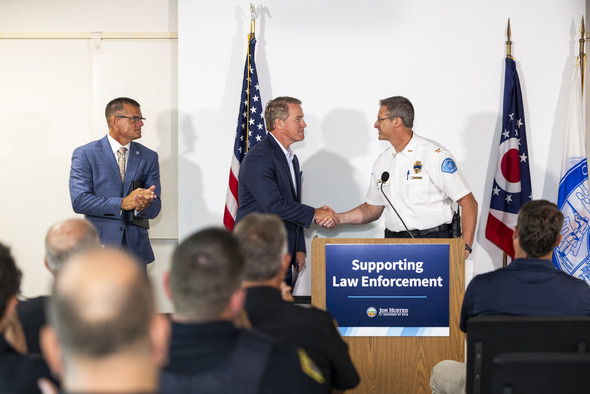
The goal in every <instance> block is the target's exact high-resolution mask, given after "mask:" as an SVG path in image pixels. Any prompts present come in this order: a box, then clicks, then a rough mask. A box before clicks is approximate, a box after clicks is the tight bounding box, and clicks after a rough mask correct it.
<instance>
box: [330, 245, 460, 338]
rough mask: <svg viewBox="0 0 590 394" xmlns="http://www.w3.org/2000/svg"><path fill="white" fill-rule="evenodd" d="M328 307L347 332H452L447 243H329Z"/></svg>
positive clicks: (352, 333)
mask: <svg viewBox="0 0 590 394" xmlns="http://www.w3.org/2000/svg"><path fill="white" fill-rule="evenodd" d="M325 252H326V255H325V257H326V263H325V264H326V265H325V267H326V309H328V311H330V313H332V315H333V316H334V318H335V319H336V321H337V322H338V324H339V326H340V327H339V329H340V333H341V335H342V336H449V245H448V244H427V245H424V244H422V245H418V244H329V245H326V249H325Z"/></svg>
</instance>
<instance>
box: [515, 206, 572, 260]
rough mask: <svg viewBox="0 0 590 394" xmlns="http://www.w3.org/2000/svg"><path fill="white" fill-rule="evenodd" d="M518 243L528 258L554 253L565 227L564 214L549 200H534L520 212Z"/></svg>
mask: <svg viewBox="0 0 590 394" xmlns="http://www.w3.org/2000/svg"><path fill="white" fill-rule="evenodd" d="M516 226H517V228H518V243H519V245H520V247H521V248H522V250H524V252H525V253H526V255H527V257H542V256H546V255H547V254H549V253H551V252H552V251H553V248H554V247H555V244H556V243H557V240H558V239H559V234H560V232H561V229H562V227H563V213H561V212H560V211H559V208H557V205H555V204H553V203H552V202H549V201H547V200H534V201H529V202H527V203H526V204H524V205H523V206H522V207H521V208H520V210H519V211H518V219H517V224H516Z"/></svg>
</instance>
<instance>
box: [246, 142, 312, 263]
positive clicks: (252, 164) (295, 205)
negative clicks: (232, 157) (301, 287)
mask: <svg viewBox="0 0 590 394" xmlns="http://www.w3.org/2000/svg"><path fill="white" fill-rule="evenodd" d="M293 167H294V169H295V178H296V182H297V193H295V188H294V186H293V180H292V178H291V172H290V170H289V165H288V163H287V158H286V157H285V154H284V153H283V151H282V150H281V147H280V146H279V144H278V143H277V141H276V140H275V139H274V138H273V136H271V135H270V134H267V135H266V137H264V138H263V139H262V141H260V142H259V143H258V144H256V146H254V148H252V149H251V150H250V151H249V152H248V154H247V155H246V157H244V160H242V164H241V165H240V173H239V175H238V181H239V184H238V212H237V214H236V224H237V223H238V222H239V221H240V220H241V219H242V218H243V217H244V216H246V215H247V214H249V213H250V212H261V213H274V214H276V215H278V216H280V217H281V219H283V222H284V223H285V226H286V227H287V238H288V241H289V253H291V254H292V255H293V256H295V252H305V239H304V235H303V227H305V228H309V226H311V222H312V221H313V217H314V215H315V208H313V207H310V206H309V205H304V204H301V171H300V169H299V162H298V161H297V158H295V159H293Z"/></svg>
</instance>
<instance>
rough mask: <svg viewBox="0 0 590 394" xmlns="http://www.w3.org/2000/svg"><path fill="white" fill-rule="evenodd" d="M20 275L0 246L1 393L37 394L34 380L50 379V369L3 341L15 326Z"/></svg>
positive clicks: (40, 361) (8, 254)
mask: <svg viewBox="0 0 590 394" xmlns="http://www.w3.org/2000/svg"><path fill="white" fill-rule="evenodd" d="M20 281H21V272H20V270H19V269H18V268H17V267H16V264H15V262H14V259H13V258H12V256H11V255H10V250H9V249H8V248H7V247H6V246H4V245H2V244H0V392H2V393H37V392H39V389H38V388H37V379H39V378H47V379H50V378H51V373H50V372H49V368H48V367H47V365H46V364H45V361H43V359H42V358H40V357H31V356H28V355H23V354H21V353H19V352H18V351H17V350H16V349H15V347H14V346H13V345H12V344H11V343H9V342H8V341H7V339H6V337H5V334H6V331H7V329H8V326H9V325H10V324H17V322H18V320H17V319H16V318H15V317H16V304H17V299H16V296H17V295H18V292H19V289H20Z"/></svg>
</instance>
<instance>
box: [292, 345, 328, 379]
mask: <svg viewBox="0 0 590 394" xmlns="http://www.w3.org/2000/svg"><path fill="white" fill-rule="evenodd" d="M297 354H298V355H299V363H300V364H301V370H302V371H303V373H304V374H306V375H307V376H309V377H310V378H312V379H313V380H315V381H316V382H318V383H324V382H325V381H326V379H325V378H324V375H322V371H320V369H319V368H318V366H317V365H315V363H314V362H313V360H312V359H311V358H309V356H308V355H307V353H306V352H305V350H303V349H301V348H297Z"/></svg>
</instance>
